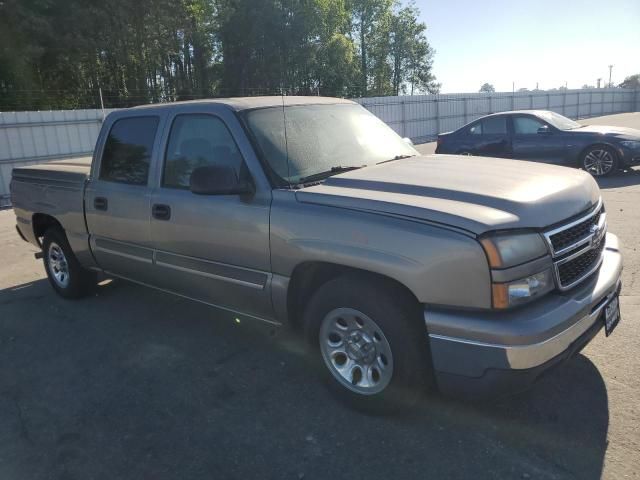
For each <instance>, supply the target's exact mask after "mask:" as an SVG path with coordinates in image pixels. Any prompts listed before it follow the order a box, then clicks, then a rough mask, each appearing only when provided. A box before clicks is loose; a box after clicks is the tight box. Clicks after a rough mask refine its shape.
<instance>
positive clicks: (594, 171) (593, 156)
mask: <svg viewBox="0 0 640 480" xmlns="http://www.w3.org/2000/svg"><path fill="white" fill-rule="evenodd" d="M580 163H581V166H582V168H584V169H585V170H586V171H587V172H589V173H590V174H591V175H593V176H594V177H605V176H607V175H610V174H611V173H612V172H614V171H615V170H616V169H617V168H618V158H617V155H616V152H614V151H613V150H612V149H611V148H609V147H606V146H601V145H596V146H593V147H590V148H588V149H587V151H585V152H584V154H583V155H582V158H581V160H580Z"/></svg>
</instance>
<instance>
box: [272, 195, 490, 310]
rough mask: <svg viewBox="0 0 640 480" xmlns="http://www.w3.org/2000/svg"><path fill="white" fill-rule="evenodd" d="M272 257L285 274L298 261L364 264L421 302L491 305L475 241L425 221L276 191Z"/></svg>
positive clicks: (276, 270)
mask: <svg viewBox="0 0 640 480" xmlns="http://www.w3.org/2000/svg"><path fill="white" fill-rule="evenodd" d="M270 236H271V262H272V269H273V272H274V273H275V274H278V275H283V276H286V277H290V276H291V274H292V272H293V271H294V269H295V268H296V266H298V265H300V264H302V263H306V262H325V263H332V264H336V265H342V266H346V267H352V268H356V269H360V270H365V271H370V272H373V273H377V274H379V275H383V276H385V277H388V278H391V279H393V280H396V281H397V282H399V283H401V284H402V285H404V286H406V287H407V288H408V289H409V290H410V291H411V292H412V293H413V294H414V295H415V297H416V298H417V299H418V300H419V301H420V302H422V303H427V304H433V305H455V306H457V307H468V308H490V306H491V292H490V291H491V280H490V272H489V268H488V265H487V260H486V257H485V254H484V251H483V250H482V247H481V246H480V244H479V243H478V242H477V241H476V240H475V239H474V238H473V237H472V236H469V235H466V234H464V233H461V232H459V231H455V230H449V229H447V228H443V227H439V226H434V225H429V224H426V223H423V222H417V221H409V220H406V219H400V218H396V217H392V216H386V215H380V214H375V213H370V212H364V211H355V210H347V209H342V208H335V207H327V206H321V205H312V204H303V203H300V202H297V201H296V200H295V196H294V194H293V192H286V191H276V192H274V199H273V204H272V210H271V232H270Z"/></svg>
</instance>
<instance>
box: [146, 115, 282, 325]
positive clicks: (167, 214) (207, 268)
mask: <svg viewBox="0 0 640 480" xmlns="http://www.w3.org/2000/svg"><path fill="white" fill-rule="evenodd" d="M163 145H164V147H163V158H162V162H161V168H160V171H159V172H158V178H157V179H156V180H155V182H156V187H157V188H156V189H155V190H154V192H153V194H152V199H151V206H150V210H149V211H150V212H152V216H151V219H150V222H151V236H152V239H153V246H154V249H155V262H156V265H155V266H156V284H157V285H159V286H161V287H162V288H164V289H166V290H169V291H172V292H175V293H178V294H181V295H184V296H187V297H190V298H194V299H196V300H200V301H204V302H207V303H210V304H214V305H218V306H221V307H223V308H228V309H231V310H235V311H241V312H243V313H248V314H253V315H255V316H258V317H260V318H265V317H267V318H268V317H272V304H271V296H270V280H271V273H270V270H271V265H270V253H269V209H270V205H271V188H270V187H269V186H268V182H267V180H266V178H265V177H264V173H263V172H262V169H261V167H260V164H259V163H258V159H257V158H256V157H255V154H254V152H253V149H252V148H251V146H250V144H249V142H248V140H247V139H246V136H245V134H244V132H243V130H242V127H241V125H240V123H239V121H238V119H237V118H236V117H235V114H234V113H233V112H231V111H230V110H229V109H228V108H227V107H225V106H222V105H212V104H200V105H198V104H194V105H188V106H182V107H180V108H179V109H176V111H175V112H174V114H173V115H172V117H171V118H170V120H169V123H168V128H167V134H166V135H165V139H164V140H163ZM211 165H217V166H231V167H233V168H234V170H235V171H236V175H237V177H238V178H243V177H244V178H246V179H250V181H251V182H253V183H254V185H255V186H256V191H255V193H253V194H242V195H240V194H234V195H196V194H194V193H192V192H191V191H190V190H189V179H190V175H191V172H192V171H193V169H194V168H196V167H200V166H211Z"/></svg>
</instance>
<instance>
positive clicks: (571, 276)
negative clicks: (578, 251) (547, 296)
mask: <svg viewBox="0 0 640 480" xmlns="http://www.w3.org/2000/svg"><path fill="white" fill-rule="evenodd" d="M604 243H605V242H604V239H602V240H601V241H600V243H599V245H598V246H596V247H595V248H590V249H588V250H587V251H586V252H585V253H583V254H582V255H579V256H577V257H575V258H572V259H571V260H568V261H566V262H564V263H562V264H560V265H558V279H559V280H560V285H563V286H569V285H572V284H573V283H575V282H576V281H578V280H579V279H580V278H581V277H583V276H584V275H586V274H588V273H589V272H590V271H592V270H593V269H594V268H595V267H596V265H598V263H599V262H600V257H601V256H602V251H603V250H604Z"/></svg>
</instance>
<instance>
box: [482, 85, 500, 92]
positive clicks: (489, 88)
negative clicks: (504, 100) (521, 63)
mask: <svg viewBox="0 0 640 480" xmlns="http://www.w3.org/2000/svg"><path fill="white" fill-rule="evenodd" d="M495 91H496V89H495V87H494V86H493V85H491V84H490V83H485V84H484V85H482V86H481V87H480V93H493V92H495Z"/></svg>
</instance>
